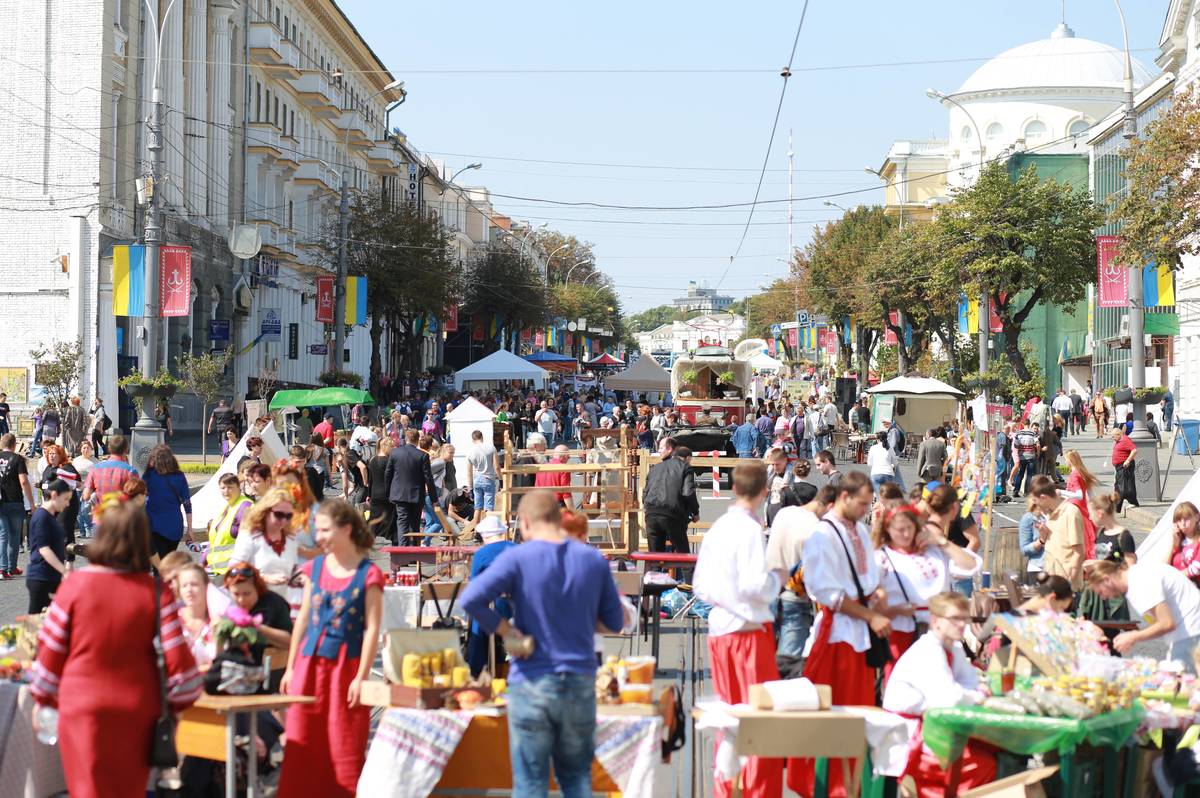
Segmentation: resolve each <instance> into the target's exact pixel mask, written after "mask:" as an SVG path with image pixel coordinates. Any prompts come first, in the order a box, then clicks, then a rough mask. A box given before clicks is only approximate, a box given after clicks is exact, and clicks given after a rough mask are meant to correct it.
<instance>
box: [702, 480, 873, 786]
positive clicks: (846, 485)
mask: <svg viewBox="0 0 1200 798" xmlns="http://www.w3.org/2000/svg"><path fill="white" fill-rule="evenodd" d="M873 495H874V492H873V491H872V489H871V483H870V481H869V480H868V478H867V475H866V474H864V473H862V472H861V471H851V472H850V473H848V474H846V475H845V476H844V477H842V482H841V484H840V485H839V486H838V488H837V497H836V499H835V500H834V505H833V509H832V510H830V511H829V512H828V513H826V514H825V517H824V518H823V519H822V521H821V524H820V525H819V526H818V527H817V530H816V531H815V532H813V534H812V535H810V536H809V538H808V540H806V541H805V543H804V556H803V560H804V584H805V587H807V588H808V594H809V596H811V597H812V599H813V601H814V602H815V603H816V604H818V605H819V606H820V608H821V609H820V613H819V615H818V616H817V621H816V625H815V629H816V634H815V635H814V636H811V637H809V641H810V643H809V652H808V660H807V661H806V662H805V664H804V675H805V677H807V678H808V679H810V680H811V681H812V682H813V683H814V684H828V685H830V686H831V687H832V688H833V703H834V704H838V705H841V706H846V705H854V704H857V705H866V706H870V705H873V704H874V703H875V672H874V670H873V669H872V668H870V667H868V666H867V661H866V651H867V649H868V648H869V647H870V645H871V641H870V634H869V631H873V632H874V633H875V634H876V635H879V636H881V637H887V636H888V635H889V634H891V631H892V624H891V621H890V620H889V619H888V616H887V615H886V613H885V610H886V606H887V594H886V592H885V591H884V590H883V589H882V588H881V587H880V585H879V569H878V567H877V566H876V564H875V557H874V556H873V555H872V546H871V540H870V536H869V534H868V531H867V525H866V524H865V523H863V520H862V519H863V518H865V517H866V515H867V513H868V512H869V510H870V508H871V499H872V497H873ZM704 545H705V546H707V545H708V542H707V540H706V541H705V544H704ZM860 596H861V597H862V601H860ZM814 765H815V761H814V760H812V759H790V760H788V787H789V788H791V789H792V790H794V791H795V792H798V793H800V794H801V795H812V794H813V771H814ZM845 794H846V786H845V784H844V783H843V778H842V766H841V762H840V760H831V761H830V763H829V795H830V796H844V795H845Z"/></svg>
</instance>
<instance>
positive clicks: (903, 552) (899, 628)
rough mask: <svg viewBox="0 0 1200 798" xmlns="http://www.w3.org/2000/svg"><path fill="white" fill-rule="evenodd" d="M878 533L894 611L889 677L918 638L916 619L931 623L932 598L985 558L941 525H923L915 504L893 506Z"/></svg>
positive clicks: (882, 574) (879, 558) (878, 556)
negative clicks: (948, 535)
mask: <svg viewBox="0 0 1200 798" xmlns="http://www.w3.org/2000/svg"><path fill="white" fill-rule="evenodd" d="M918 530H919V531H918ZM873 537H874V543H875V562H876V563H877V564H878V565H879V581H880V584H881V585H882V586H883V588H884V589H885V590H886V591H887V599H888V610H887V612H888V614H889V615H890V616H891V617H892V634H891V636H890V637H888V645H889V646H890V647H891V649H892V661H891V662H889V663H888V664H887V665H885V666H884V669H883V670H884V680H885V681H886V680H887V678H888V677H889V676H890V675H891V673H892V667H893V666H894V665H895V664H896V662H897V661H898V660H899V659H900V656H901V655H902V654H903V653H904V652H905V651H907V650H908V647H909V646H911V645H912V644H913V642H914V641H915V640H916V639H917V633H916V630H917V624H918V623H923V624H928V623H929V599H930V598H932V597H934V596H936V595H937V594H938V593H945V592H946V591H948V590H949V589H950V584H951V581H952V580H955V579H968V578H970V577H972V576H974V575H975V574H976V573H977V572H978V571H979V567H980V565H982V563H983V561H982V560H981V559H980V557H979V555H978V554H976V553H975V552H973V551H970V550H969V549H964V548H962V547H961V546H957V545H955V544H954V543H951V542H950V541H949V540H948V539H947V538H946V536H945V535H944V534H942V531H941V529H940V528H938V527H937V525H935V524H929V523H926V524H924V525H922V524H921V517H920V515H919V513H918V511H917V508H916V507H913V506H912V505H905V506H902V507H895V508H893V509H891V510H888V511H887V513H886V514H885V515H884V517H883V522H882V523H880V524H876V525H875V529H874V532H873Z"/></svg>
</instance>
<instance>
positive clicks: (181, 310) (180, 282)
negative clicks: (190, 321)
mask: <svg viewBox="0 0 1200 798" xmlns="http://www.w3.org/2000/svg"><path fill="white" fill-rule="evenodd" d="M158 306H159V308H161V309H162V311H161V315H162V317H163V318H164V319H165V318H178V317H180V316H187V315H189V314H190V313H191V312H192V248H191V247H186V246H164V247H162V248H161V249H160V250H159V268H158Z"/></svg>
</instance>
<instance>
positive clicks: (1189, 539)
mask: <svg viewBox="0 0 1200 798" xmlns="http://www.w3.org/2000/svg"><path fill="white" fill-rule="evenodd" d="M1171 521H1172V523H1173V525H1174V528H1173V530H1172V531H1173V532H1174V533H1175V534H1174V537H1173V538H1172V541H1171V551H1170V553H1169V554H1168V555H1167V564H1169V565H1171V566H1172V567H1173V568H1175V569H1176V570H1179V571H1183V572H1184V573H1185V574H1187V577H1188V578H1189V579H1191V580H1192V581H1193V582H1200V510H1197V509H1196V505H1194V504H1192V503H1191V502H1180V503H1179V504H1178V505H1177V506H1176V507H1175V513H1174V514H1173V515H1172V516H1171Z"/></svg>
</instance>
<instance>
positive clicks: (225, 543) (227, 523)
mask: <svg viewBox="0 0 1200 798" xmlns="http://www.w3.org/2000/svg"><path fill="white" fill-rule="evenodd" d="M253 503H254V502H253V501H251V500H250V499H248V498H246V497H245V496H238V497H237V498H236V499H234V500H233V501H232V502H230V503H229V504H227V505H225V509H224V510H222V511H221V514H220V515H219V516H217V517H216V518H215V519H213V521H212V523H211V525H210V526H209V528H208V570H209V571H211V572H212V573H213V575H214V576H222V575H223V574H224V573H225V572H226V571H228V570H229V559H230V558H231V557H232V556H233V545H234V543H235V542H236V538H234V536H233V524H234V522H235V521H237V520H238V516H239V514H241V513H242V511H243V510H245V509H246V508H248V507H249V506H250V505H252V504H253ZM239 531H240V530H239Z"/></svg>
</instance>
